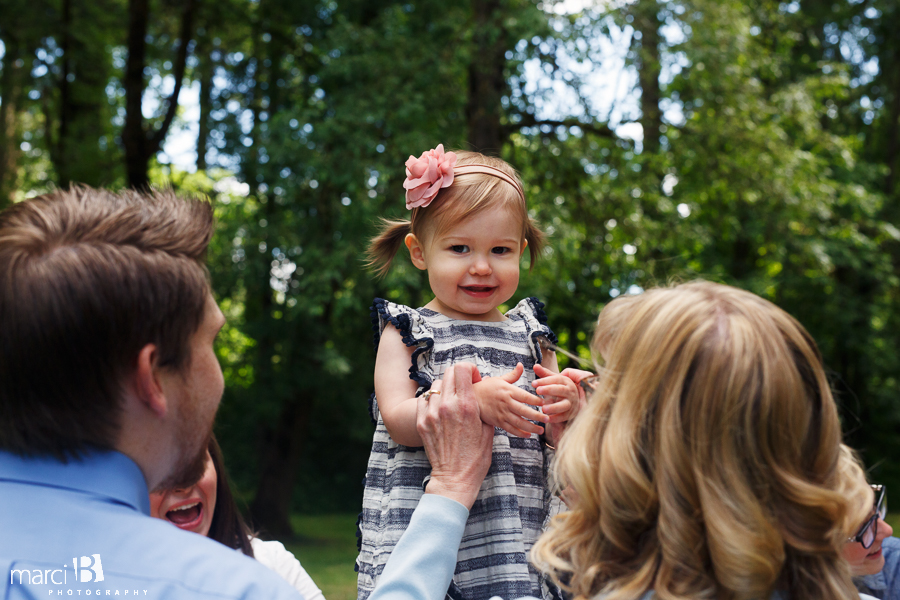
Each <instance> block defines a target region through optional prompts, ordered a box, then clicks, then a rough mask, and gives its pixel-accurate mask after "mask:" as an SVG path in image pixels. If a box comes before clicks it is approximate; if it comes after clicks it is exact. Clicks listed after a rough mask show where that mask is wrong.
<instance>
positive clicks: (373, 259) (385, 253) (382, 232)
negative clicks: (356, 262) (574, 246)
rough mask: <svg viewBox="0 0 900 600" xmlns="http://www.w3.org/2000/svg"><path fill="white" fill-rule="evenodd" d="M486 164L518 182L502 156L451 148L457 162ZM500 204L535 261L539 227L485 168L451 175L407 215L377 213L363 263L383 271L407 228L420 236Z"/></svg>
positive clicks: (509, 189)
mask: <svg viewBox="0 0 900 600" xmlns="http://www.w3.org/2000/svg"><path fill="white" fill-rule="evenodd" d="M462 165H487V166H489V167H494V168H495V169H499V170H501V171H503V172H504V173H506V174H507V175H509V176H510V177H512V178H513V179H515V180H516V181H517V182H519V185H520V186H521V185H522V181H521V179H520V178H519V175H518V174H517V173H516V170H515V169H513V168H512V167H511V166H510V165H509V164H508V163H507V162H505V161H503V160H501V159H499V158H496V157H493V156H486V155H484V154H481V153H479V152H466V151H457V152H456V166H458V167H460V166H462ZM496 206H503V207H505V208H507V209H508V210H509V212H510V214H511V215H512V216H513V217H517V218H519V219H520V220H521V222H522V239H524V240H526V241H527V242H528V251H529V255H530V257H531V265H532V266H533V265H534V263H535V262H536V261H537V259H538V256H540V253H541V249H542V248H543V247H544V238H545V235H544V232H543V231H541V230H540V228H539V227H538V226H537V223H535V221H534V220H533V219H532V218H531V217H530V216H529V215H528V208H527V207H526V206H525V202H524V200H523V199H522V198H521V197H520V196H519V192H518V191H517V190H516V189H515V188H514V187H513V186H511V185H510V184H509V183H507V182H505V181H503V180H502V179H500V178H499V177H495V176H493V175H488V174H486V173H468V174H464V175H460V176H456V177H454V178H453V183H452V184H451V185H450V186H449V187H446V188H443V189H441V190H440V192H438V195H437V197H436V198H435V199H434V200H433V201H432V202H431V204H429V205H428V206H426V207H422V208H414V209H412V214H411V216H410V219H409V220H406V219H396V220H392V219H381V222H380V227H379V232H378V235H377V236H375V237H374V238H372V241H371V242H370V243H369V248H368V250H367V252H366V266H368V267H370V268H373V269H374V270H375V272H376V273H377V274H378V275H379V276H384V275H386V274H387V272H388V271H389V270H390V268H391V263H392V262H393V260H394V257H395V256H396V255H397V251H398V250H399V249H400V246H401V245H402V244H403V240H404V239H405V238H406V236H407V234H410V233H412V234H413V235H415V236H416V237H418V238H420V239H425V238H427V237H428V236H431V235H434V234H435V233H436V232H439V231H444V230H446V229H448V228H450V227H453V226H454V225H457V224H459V223H461V222H462V221H464V220H466V219H468V218H469V217H471V216H472V215H475V214H478V213H479V212H481V211H483V210H486V209H488V208H493V207H496Z"/></svg>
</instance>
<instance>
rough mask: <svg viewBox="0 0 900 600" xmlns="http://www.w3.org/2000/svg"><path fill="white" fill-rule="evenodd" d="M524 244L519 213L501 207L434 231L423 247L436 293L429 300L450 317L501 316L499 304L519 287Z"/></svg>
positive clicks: (493, 318) (477, 318)
mask: <svg viewBox="0 0 900 600" xmlns="http://www.w3.org/2000/svg"><path fill="white" fill-rule="evenodd" d="M526 245H527V244H526V242H525V240H523V239H522V224H521V223H520V222H519V219H517V218H516V217H514V216H511V215H510V214H509V211H508V210H506V209H505V208H503V207H497V208H491V209H488V210H485V211H482V212H480V213H478V214H475V215H473V216H471V217H469V218H468V219H466V220H464V221H462V222H460V223H458V224H456V225H455V226H453V227H450V228H447V229H444V230H443V231H438V232H436V233H435V234H434V235H432V236H431V239H429V240H427V241H426V243H425V245H424V247H423V248H422V251H423V255H424V256H423V259H424V263H425V268H426V269H427V270H428V281H429V283H430V284H431V291H432V292H434V295H435V300H434V302H433V303H432V304H429V306H430V307H432V308H434V309H435V310H437V311H438V312H440V313H441V314H443V315H446V316H448V317H452V318H454V319H460V320H470V321H500V320H503V315H502V314H500V311H499V310H497V307H498V306H500V305H501V304H503V303H504V302H506V301H507V300H509V299H510V298H511V297H512V295H513V294H514V293H515V292H516V288H517V287H519V257H521V256H522V252H523V251H524V250H525V246H526Z"/></svg>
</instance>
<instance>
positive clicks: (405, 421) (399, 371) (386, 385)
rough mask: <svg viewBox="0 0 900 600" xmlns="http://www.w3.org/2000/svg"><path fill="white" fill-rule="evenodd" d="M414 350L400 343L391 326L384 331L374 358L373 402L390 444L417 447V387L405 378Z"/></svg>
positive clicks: (418, 439)
mask: <svg viewBox="0 0 900 600" xmlns="http://www.w3.org/2000/svg"><path fill="white" fill-rule="evenodd" d="M414 350H415V347H410V346H407V345H406V344H404V343H403V337H402V336H401V335H400V332H399V331H397V329H395V328H394V327H392V326H388V327H385V328H384V332H383V333H382V334H381V341H379V342H378V354H377V355H376V357H375V398H376V399H377V400H378V410H380V411H381V417H382V419H383V420H384V426H385V427H387V430H388V433H389V434H391V437H392V438H394V441H395V442H397V443H398V444H403V445H404V446H413V447H417V446H421V445H422V438H421V437H420V436H419V433H418V432H417V431H416V390H418V389H419V385H418V384H417V383H416V382H415V381H413V380H412V379H410V378H409V367H410V365H411V364H412V355H413V351H414Z"/></svg>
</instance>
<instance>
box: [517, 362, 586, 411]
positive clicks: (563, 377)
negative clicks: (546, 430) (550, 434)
mask: <svg viewBox="0 0 900 600" xmlns="http://www.w3.org/2000/svg"><path fill="white" fill-rule="evenodd" d="M534 373H535V375H537V376H538V377H540V379H535V380H534V381H532V382H531V385H532V386H533V387H534V390H535V392H537V394H538V395H539V396H542V397H543V398H544V399H545V400H547V402H548V403H547V404H545V405H544V408H543V410H544V414H545V415H550V420H549V421H548V423H561V422H563V421H568V420H570V419H572V418H573V417H574V416H575V415H576V414H578V411H579V410H580V409H581V407H582V406H583V405H584V401H585V397H584V390H582V389H581V386H580V385H578V382H579V381H581V380H582V379H584V378H585V377H589V376H590V375H592V373H590V372H588V371H581V370H579V369H566V370H565V371H563V372H562V373H554V372H553V371H551V370H550V369H547V368H545V367H544V366H543V365H534Z"/></svg>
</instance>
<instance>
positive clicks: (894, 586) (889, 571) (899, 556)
mask: <svg viewBox="0 0 900 600" xmlns="http://www.w3.org/2000/svg"><path fill="white" fill-rule="evenodd" d="M881 551H882V553H883V556H884V568H883V569H881V571H879V572H878V573H875V574H874V575H865V576H863V577H860V578H858V579H855V580H854V581H856V586H857V587H858V588H859V589H861V590H862V591H864V592H866V593H868V594H871V595H872V596H874V597H875V598H879V599H883V600H900V539H897V538H895V537H888V538H884V540H883V541H882V542H881Z"/></svg>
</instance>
